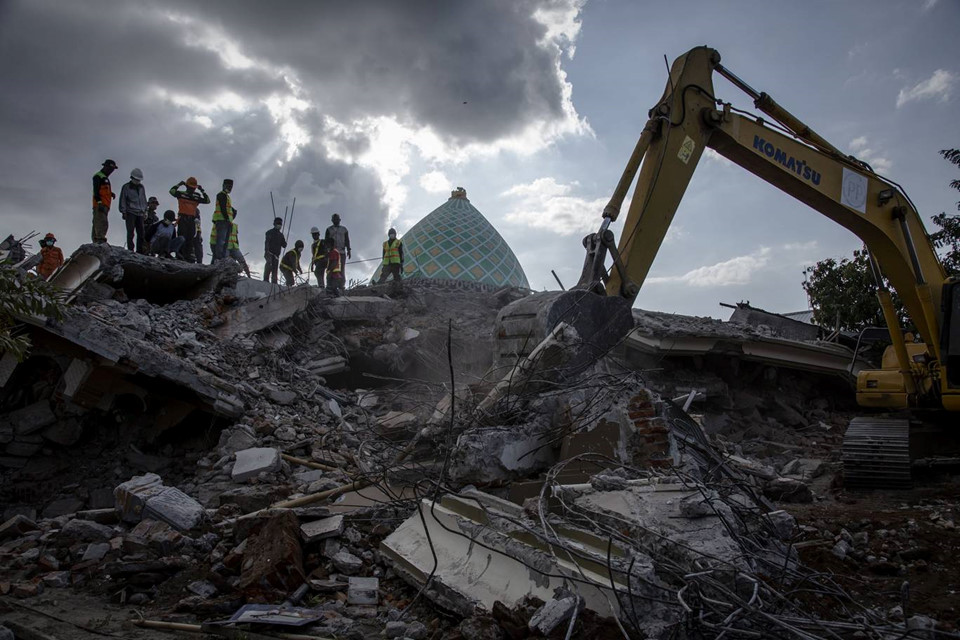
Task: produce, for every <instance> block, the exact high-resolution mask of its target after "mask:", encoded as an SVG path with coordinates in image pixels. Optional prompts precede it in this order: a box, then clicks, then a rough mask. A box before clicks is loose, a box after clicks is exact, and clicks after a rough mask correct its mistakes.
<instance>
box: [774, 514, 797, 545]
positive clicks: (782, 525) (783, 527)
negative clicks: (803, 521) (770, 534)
mask: <svg viewBox="0 0 960 640" xmlns="http://www.w3.org/2000/svg"><path fill="white" fill-rule="evenodd" d="M767 520H768V521H769V522H770V526H772V527H773V530H774V532H775V533H776V534H777V537H778V538H780V539H781V540H789V539H790V538H792V537H793V532H794V530H795V529H796V527H797V521H796V520H795V519H794V517H793V516H792V515H790V514H789V513H787V512H786V511H784V510H783V509H780V510H778V511H771V512H770V513H768V514H767Z"/></svg>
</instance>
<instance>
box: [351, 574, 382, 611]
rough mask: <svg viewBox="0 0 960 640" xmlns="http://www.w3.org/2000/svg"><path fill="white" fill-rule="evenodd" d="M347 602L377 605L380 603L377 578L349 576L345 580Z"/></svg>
mask: <svg viewBox="0 0 960 640" xmlns="http://www.w3.org/2000/svg"><path fill="white" fill-rule="evenodd" d="M347 584H348V586H347V604H358V605H377V604H379V603H380V580H379V579H378V578H358V577H351V578H349V579H348V580H347Z"/></svg>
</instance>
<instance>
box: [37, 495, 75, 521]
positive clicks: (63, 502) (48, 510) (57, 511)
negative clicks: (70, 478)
mask: <svg viewBox="0 0 960 640" xmlns="http://www.w3.org/2000/svg"><path fill="white" fill-rule="evenodd" d="M80 509H83V500H80V499H79V498H74V497H69V498H60V499H59V500H54V501H53V502H51V503H50V504H48V505H47V506H46V507H45V508H44V510H43V512H42V515H43V517H44V518H57V517H59V516H65V515H68V514H71V513H76V512H77V511H79V510H80Z"/></svg>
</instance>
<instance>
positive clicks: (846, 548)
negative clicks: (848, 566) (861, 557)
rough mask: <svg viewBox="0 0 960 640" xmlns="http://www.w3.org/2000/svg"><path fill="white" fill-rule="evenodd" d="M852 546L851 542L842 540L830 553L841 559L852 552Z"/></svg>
mask: <svg viewBox="0 0 960 640" xmlns="http://www.w3.org/2000/svg"><path fill="white" fill-rule="evenodd" d="M851 549H852V547H851V546H850V543H849V542H847V541H846V540H840V541H838V542H837V544H835V545H833V549H831V550H830V553H832V554H833V555H835V556H837V557H838V558H840V559H841V560H843V559H845V558H846V557H847V554H848V553H850V551H851Z"/></svg>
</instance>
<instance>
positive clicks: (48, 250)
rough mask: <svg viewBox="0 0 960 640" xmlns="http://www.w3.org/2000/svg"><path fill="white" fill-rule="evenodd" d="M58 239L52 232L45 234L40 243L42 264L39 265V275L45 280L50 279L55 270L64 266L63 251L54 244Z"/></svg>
mask: <svg viewBox="0 0 960 640" xmlns="http://www.w3.org/2000/svg"><path fill="white" fill-rule="evenodd" d="M56 242H57V239H56V237H54V235H53V234H52V233H48V234H47V235H45V236H43V241H42V242H41V243H40V256H41V258H40V264H38V265H37V275H39V276H40V277H41V278H43V279H44V280H49V279H50V276H52V275H53V272H54V271H56V270H57V269H59V268H60V267H61V266H63V251H60V247H55V246H53V245H54V244H56Z"/></svg>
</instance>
